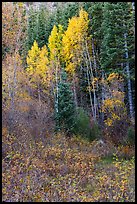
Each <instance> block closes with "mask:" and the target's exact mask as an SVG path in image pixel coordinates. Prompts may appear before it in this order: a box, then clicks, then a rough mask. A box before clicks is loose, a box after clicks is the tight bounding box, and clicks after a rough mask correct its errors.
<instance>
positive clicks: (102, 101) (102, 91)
mask: <svg viewBox="0 0 137 204" xmlns="http://www.w3.org/2000/svg"><path fill="white" fill-rule="evenodd" d="M102 81H104V72H103V70H102ZM104 99H105V96H104V84H103V83H102V86H101V107H102V105H103V103H104ZM103 121H104V113H103V112H102V111H101V122H102V124H103Z"/></svg>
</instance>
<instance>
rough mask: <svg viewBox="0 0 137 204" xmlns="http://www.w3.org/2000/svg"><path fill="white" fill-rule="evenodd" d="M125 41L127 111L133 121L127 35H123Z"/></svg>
mask: <svg viewBox="0 0 137 204" xmlns="http://www.w3.org/2000/svg"><path fill="white" fill-rule="evenodd" d="M124 39H125V44H124V47H125V57H126V59H127V62H126V74H127V84H128V101H129V111H130V117H131V118H132V119H133V102H132V90H131V80H130V68H129V62H128V60H129V56H128V48H127V33H124Z"/></svg>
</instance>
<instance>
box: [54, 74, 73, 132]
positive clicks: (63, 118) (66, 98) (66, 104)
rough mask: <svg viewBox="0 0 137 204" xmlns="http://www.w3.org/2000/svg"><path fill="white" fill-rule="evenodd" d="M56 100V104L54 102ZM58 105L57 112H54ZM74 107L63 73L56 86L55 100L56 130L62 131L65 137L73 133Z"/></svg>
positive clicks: (68, 85)
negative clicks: (56, 96) (56, 97)
mask: <svg viewBox="0 0 137 204" xmlns="http://www.w3.org/2000/svg"><path fill="white" fill-rule="evenodd" d="M57 100H58V104H56V101H57ZM56 105H58V112H57V111H56V110H57V109H56ZM74 115H75V105H74V100H73V92H72V90H71V84H70V83H68V82H67V74H66V73H65V72H63V74H62V77H61V81H60V83H59V84H58V99H56V100H55V120H56V130H57V131H64V132H65V133H66V134H67V135H69V134H70V133H72V132H73V128H74Z"/></svg>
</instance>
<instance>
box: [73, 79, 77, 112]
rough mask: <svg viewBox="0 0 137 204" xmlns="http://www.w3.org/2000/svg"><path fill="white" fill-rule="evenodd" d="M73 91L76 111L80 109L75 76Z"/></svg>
mask: <svg viewBox="0 0 137 204" xmlns="http://www.w3.org/2000/svg"><path fill="white" fill-rule="evenodd" d="M73 91H74V103H75V106H76V109H77V108H78V101H77V92H76V83H75V76H74V75H73Z"/></svg>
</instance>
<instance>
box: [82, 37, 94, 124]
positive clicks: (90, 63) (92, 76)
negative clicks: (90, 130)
mask: <svg viewBox="0 0 137 204" xmlns="http://www.w3.org/2000/svg"><path fill="white" fill-rule="evenodd" d="M85 43H86V52H87V56H88V60H89V66H90V71H91V78H92V81H93V79H94V75H93V69H92V62H91V59H90V55H89V51H88V46H87V41H85ZM93 95H94V120H96V116H97V98H96V92H95V87H94V83H93Z"/></svg>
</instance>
